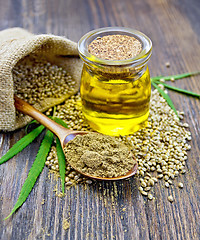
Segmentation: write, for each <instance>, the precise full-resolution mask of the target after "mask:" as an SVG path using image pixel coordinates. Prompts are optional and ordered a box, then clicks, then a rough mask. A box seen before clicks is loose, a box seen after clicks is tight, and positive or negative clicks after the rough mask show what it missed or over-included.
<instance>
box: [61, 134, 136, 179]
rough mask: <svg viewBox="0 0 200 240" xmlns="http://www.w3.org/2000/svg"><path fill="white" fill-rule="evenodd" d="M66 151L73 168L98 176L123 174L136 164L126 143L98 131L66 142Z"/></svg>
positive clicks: (110, 176)
mask: <svg viewBox="0 0 200 240" xmlns="http://www.w3.org/2000/svg"><path fill="white" fill-rule="evenodd" d="M64 152H65V157H66V160H67V162H68V163H69V164H70V165H71V167H72V168H74V169H76V170H78V171H80V172H83V173H85V174H89V175H93V176H96V177H105V178H112V177H118V176H123V175H126V174H127V172H128V171H129V170H131V169H132V168H133V166H134V165H135V164H136V160H135V159H134V158H133V155H132V153H131V152H130V150H129V149H128V147H127V146H126V145H124V144H123V143H121V142H119V141H118V140H117V139H116V138H114V137H111V136H107V135H102V134H98V133H88V134H85V135H77V136H76V137H75V138H74V139H73V140H71V141H69V142H68V143H67V144H66V146H65V148H64Z"/></svg>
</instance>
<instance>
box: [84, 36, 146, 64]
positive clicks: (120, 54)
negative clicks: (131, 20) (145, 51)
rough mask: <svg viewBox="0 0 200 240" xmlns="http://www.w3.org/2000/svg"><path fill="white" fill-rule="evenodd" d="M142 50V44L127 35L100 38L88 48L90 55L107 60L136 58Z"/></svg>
mask: <svg viewBox="0 0 200 240" xmlns="http://www.w3.org/2000/svg"><path fill="white" fill-rule="evenodd" d="M141 50H142V44H141V42H140V41H139V40H137V39H136V38H134V37H130V36H127V35H107V36H103V37H98V38H96V39H95V40H93V41H92V42H91V43H90V44H89V46H88V51H89V53H91V54H92V55H94V56H96V57H98V58H102V59H105V60H125V59H130V58H134V57H135V56H137V55H138V54H139V53H140V52H141Z"/></svg>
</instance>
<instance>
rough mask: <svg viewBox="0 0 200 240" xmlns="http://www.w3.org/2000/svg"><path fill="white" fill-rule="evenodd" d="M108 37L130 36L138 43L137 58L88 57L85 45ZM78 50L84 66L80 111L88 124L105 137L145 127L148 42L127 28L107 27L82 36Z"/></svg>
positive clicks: (149, 86)
mask: <svg viewBox="0 0 200 240" xmlns="http://www.w3.org/2000/svg"><path fill="white" fill-rule="evenodd" d="M108 35H125V36H130V37H134V38H135V39H137V40H139V41H140V43H141V51H140V53H139V54H138V55H136V56H134V57H132V58H128V59H123V60H110V59H102V58H99V57H97V56H95V55H92V54H91V53H90V52H89V51H88V46H89V45H90V44H91V43H92V42H93V41H94V40H95V39H98V38H102V37H104V36H108ZM78 49H79V54H80V57H81V58H82V60H83V62H84V65H83V70H82V77H81V86H80V93H81V99H82V110H83V113H84V115H85V118H86V119H87V121H88V123H89V125H90V126H91V127H92V128H93V129H94V130H96V131H98V132H101V133H103V134H107V135H113V136H119V135H121V136H123V135H128V134H131V133H133V132H135V131H138V130H139V129H140V128H142V127H145V125H146V122H147V118H148V115H149V104H150V96H151V82H150V75H149V69H148V66H147V62H148V60H149V58H150V56H151V50H152V43H151V40H150V39H149V38H148V37H147V36H146V35H144V34H143V33H141V32H139V31H136V30H132V29H129V28H121V27H108V28H101V29H97V30H94V31H91V32H89V33H87V34H86V35H84V36H83V37H82V38H81V39H80V41H79V43H78Z"/></svg>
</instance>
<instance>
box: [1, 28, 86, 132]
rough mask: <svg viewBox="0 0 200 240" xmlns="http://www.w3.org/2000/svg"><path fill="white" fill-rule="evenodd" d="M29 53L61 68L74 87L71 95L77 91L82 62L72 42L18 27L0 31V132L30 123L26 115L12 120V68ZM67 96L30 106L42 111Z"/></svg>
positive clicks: (14, 115)
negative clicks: (36, 33) (73, 81)
mask: <svg viewBox="0 0 200 240" xmlns="http://www.w3.org/2000/svg"><path fill="white" fill-rule="evenodd" d="M31 54H34V55H36V56H38V58H40V57H43V58H46V59H47V60H48V61H49V62H51V63H53V64H56V65H58V66H62V67H63V68H64V69H65V70H66V71H67V72H68V73H69V74H70V75H71V76H72V78H73V79H74V80H75V81H76V86H75V89H74V91H73V92H72V93H70V94H71V95H72V94H75V93H76V92H77V91H78V89H79V83H80V75H81V68H82V63H81V61H80V59H79V57H78V50H77V44H76V43H75V42H72V41H70V40H68V39H66V38H64V37H60V36H55V35H47V34H41V35H34V34H32V33H30V32H28V31H26V30H24V29H21V28H11V29H6V30H3V31H0V130H3V131H12V130H15V129H17V128H20V127H23V126H25V125H26V124H27V123H28V122H29V121H30V120H31V118H30V117H28V116H24V117H20V118H16V111H15V106H14V86H13V76H12V69H13V68H14V66H15V65H16V64H17V62H18V61H19V60H21V59H23V58H24V57H25V56H27V55H31ZM24 81H25V79H24ZM68 97H69V94H67V95H65V96H62V97H61V98H46V99H44V100H43V101H41V102H40V103H39V104H35V105H34V107H36V108H37V109H38V110H40V111H46V110H47V109H49V108H50V107H52V106H54V105H56V104H59V103H61V102H63V101H64V100H65V99H67V98H68Z"/></svg>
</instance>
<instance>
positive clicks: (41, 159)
mask: <svg viewBox="0 0 200 240" xmlns="http://www.w3.org/2000/svg"><path fill="white" fill-rule="evenodd" d="M53 138H54V135H53V133H52V132H50V131H49V130H48V131H47V132H46V135H45V137H44V139H43V141H42V144H41V146H40V149H39V151H38V154H37V156H36V158H35V161H34V163H33V165H32V167H31V169H30V171H29V173H28V177H27V179H26V180H25V182H24V185H23V186H22V189H21V192H20V194H19V198H18V200H17V202H16V204H15V206H14V207H13V209H12V211H11V213H10V214H9V215H8V216H7V217H6V218H5V219H8V218H9V217H10V216H11V215H12V214H13V213H14V212H15V211H16V210H17V209H18V208H19V207H20V206H21V205H22V204H23V203H24V202H25V201H26V199H27V197H28V195H29V193H30V192H31V190H32V189H33V186H34V184H35V182H36V180H37V178H38V176H39V175H40V173H41V172H42V170H43V168H44V165H45V161H46V158H47V156H48V153H49V151H50V149H51V145H52V142H53Z"/></svg>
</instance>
